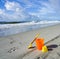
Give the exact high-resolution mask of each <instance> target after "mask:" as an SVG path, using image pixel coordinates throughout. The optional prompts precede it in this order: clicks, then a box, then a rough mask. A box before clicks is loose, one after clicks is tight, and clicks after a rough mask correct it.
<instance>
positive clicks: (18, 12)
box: [0, 1, 29, 21]
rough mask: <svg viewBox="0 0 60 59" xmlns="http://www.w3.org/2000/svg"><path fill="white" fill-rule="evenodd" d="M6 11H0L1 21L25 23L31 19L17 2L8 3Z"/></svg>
mask: <svg viewBox="0 0 60 59" xmlns="http://www.w3.org/2000/svg"><path fill="white" fill-rule="evenodd" d="M4 6H5V8H6V9H0V21H3V20H4V21H23V20H25V19H27V18H28V17H29V15H28V14H26V13H25V11H24V9H23V8H22V6H21V5H20V4H19V3H17V2H14V1H13V2H10V1H6V3H5V5H4Z"/></svg>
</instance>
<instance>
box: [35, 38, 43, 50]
mask: <svg viewBox="0 0 60 59" xmlns="http://www.w3.org/2000/svg"><path fill="white" fill-rule="evenodd" d="M35 42H36V47H37V49H38V50H42V47H43V46H44V38H37V39H36V41H35Z"/></svg>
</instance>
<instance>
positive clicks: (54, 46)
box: [47, 44, 58, 51]
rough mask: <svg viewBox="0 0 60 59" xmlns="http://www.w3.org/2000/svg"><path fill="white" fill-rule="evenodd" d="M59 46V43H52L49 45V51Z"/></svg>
mask: <svg viewBox="0 0 60 59" xmlns="http://www.w3.org/2000/svg"><path fill="white" fill-rule="evenodd" d="M57 47H58V45H56V44H52V45H48V46H47V48H48V50H49V51H52V50H53V49H54V48H57Z"/></svg>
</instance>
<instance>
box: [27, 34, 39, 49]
mask: <svg viewBox="0 0 60 59" xmlns="http://www.w3.org/2000/svg"><path fill="white" fill-rule="evenodd" d="M39 35H40V34H37V35H36V36H35V38H34V40H33V41H32V42H31V43H30V44H29V46H28V49H30V48H31V47H32V44H33V43H34V41H35V40H36V38H37V37H38V36H39Z"/></svg>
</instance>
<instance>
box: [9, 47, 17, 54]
mask: <svg viewBox="0 0 60 59" xmlns="http://www.w3.org/2000/svg"><path fill="white" fill-rule="evenodd" d="M16 50H17V48H16V47H13V48H11V49H10V50H9V51H8V52H9V53H12V52H13V51H16Z"/></svg>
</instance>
